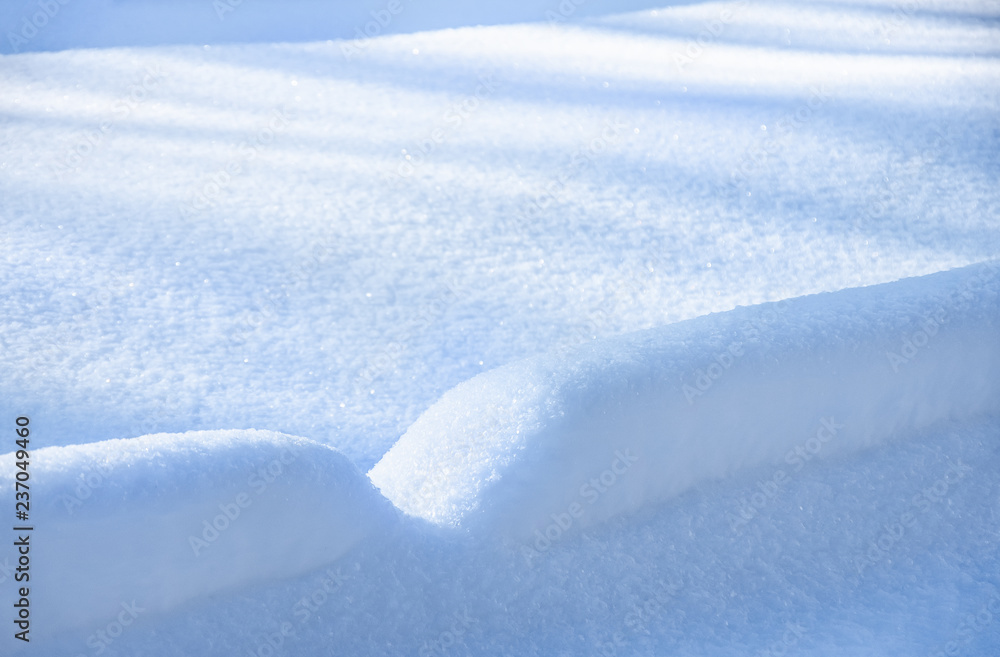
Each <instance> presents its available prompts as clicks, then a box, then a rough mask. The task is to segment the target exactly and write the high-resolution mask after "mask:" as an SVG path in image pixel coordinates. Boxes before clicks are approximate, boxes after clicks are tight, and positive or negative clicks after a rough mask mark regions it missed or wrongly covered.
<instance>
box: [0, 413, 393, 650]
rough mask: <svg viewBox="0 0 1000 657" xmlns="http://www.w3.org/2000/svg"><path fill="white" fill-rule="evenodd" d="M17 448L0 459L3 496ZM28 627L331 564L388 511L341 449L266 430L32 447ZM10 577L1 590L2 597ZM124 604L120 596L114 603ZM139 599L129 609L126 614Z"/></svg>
mask: <svg viewBox="0 0 1000 657" xmlns="http://www.w3.org/2000/svg"><path fill="white" fill-rule="evenodd" d="M13 460H14V454H6V455H4V456H0V495H2V496H3V497H5V498H8V499H13V497H14V493H13V489H14V481H13V473H14V472H15V468H14V464H13ZM31 482H32V484H31V490H32V509H31V510H32V513H31V523H30V524H31V525H33V526H34V528H35V530H34V532H33V535H32V538H31V540H32V541H33V546H32V553H31V554H32V565H33V566H34V568H32V571H31V580H30V591H31V604H32V610H33V615H35V616H36V617H37V618H43V619H44V623H41V624H39V625H38V629H37V630H36V632H38V633H40V634H35V633H33V635H32V638H33V639H34V638H39V639H44V638H45V636H47V635H49V634H50V633H51V634H56V633H59V632H61V631H65V630H72V629H74V628H76V629H78V630H79V631H80V632H81V633H82V636H81V646H82V643H83V640H84V639H86V636H87V634H88V633H91V632H94V631H96V630H98V629H103V628H104V627H105V626H106V625H107V624H108V623H109V622H112V621H115V619H117V618H118V617H119V615H120V614H122V613H125V612H123V611H122V610H123V609H126V610H127V611H128V613H127V614H126V616H127V618H126V620H128V621H129V623H131V622H132V621H131V620H129V619H130V618H131V619H133V620H134V617H135V615H136V614H143V613H152V612H162V611H166V610H169V609H172V608H174V607H176V606H178V605H180V604H181V603H183V602H185V601H186V600H190V599H192V598H195V597H199V596H204V595H208V594H211V593H215V592H218V591H221V590H224V589H227V588H230V587H233V586H237V585H245V584H250V583H253V582H257V581H262V580H266V579H272V578H282V577H289V576H293V575H297V574H300V573H304V572H307V571H310V570H313V569H316V568H319V567H322V566H324V565H327V564H330V563H332V562H333V561H335V560H336V559H337V558H338V557H339V556H341V555H343V554H344V553H345V552H346V551H348V550H349V549H351V548H352V547H353V546H355V545H356V544H357V543H358V542H360V541H361V540H363V539H365V538H366V537H367V536H369V535H372V534H378V533H380V532H382V531H386V530H388V529H389V528H390V527H392V525H393V523H394V522H395V521H396V518H397V517H398V513H397V512H396V510H395V509H394V508H393V507H392V505H391V504H389V503H388V502H387V501H386V500H385V499H384V498H383V497H382V496H381V495H379V493H378V491H376V490H375V488H374V487H373V486H372V485H371V483H370V482H369V480H368V479H367V478H366V477H365V476H364V474H362V473H361V472H359V471H358V470H357V468H355V467H354V465H353V464H352V463H351V462H350V461H349V460H348V459H347V458H346V457H344V456H343V455H341V454H340V453H339V452H337V451H335V450H333V449H331V448H329V447H326V446H324V445H320V444H318V443H314V442H312V441H309V440H306V439H304V438H296V437H292V436H287V435H284V434H279V433H274V432H269V431H252V430H247V431H243V430H237V431H194V432H188V433H184V434H156V435H149V436H143V437H141V438H133V439H124V440H107V441H102V442H98V443H92V444H85V445H73V446H68V447H49V448H45V449H39V450H38V451H37V452H35V453H32V460H31ZM12 588H13V587H4V594H3V598H4V604H6V605H7V608H11V607H10V605H11V604H13V602H12V601H9V600H7V598H8V597H9V595H10V591H11V589H12ZM123 605H124V606H123ZM136 610H138V611H136Z"/></svg>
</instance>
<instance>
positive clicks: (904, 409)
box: [369, 263, 1000, 540]
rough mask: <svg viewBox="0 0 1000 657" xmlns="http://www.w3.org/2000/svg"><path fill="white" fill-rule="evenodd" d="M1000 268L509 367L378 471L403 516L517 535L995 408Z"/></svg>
mask: <svg viewBox="0 0 1000 657" xmlns="http://www.w3.org/2000/svg"><path fill="white" fill-rule="evenodd" d="M998 272H1000V266H998V265H997V264H996V263H986V264H980V265H973V266H970V267H966V268H962V269H958V270H953V271H949V272H944V273H938V274H933V275H929V276H924V277H918V278H912V279H906V280H902V281H898V282H894V283H888V284H883V285H876V286H872V287H866V288H856V289H848V290H843V291H839V292H834V293H826V294H818V295H811V296H806V297H801V298H797V299H792V300H786V301H782V302H778V303H769V304H763V305H760V306H754V307H748V308H747V307H744V308H737V309H735V310H733V311H730V312H725V313H717V314H712V315H707V316H704V317H700V318H697V319H693V320H689V321H685V322H680V323H677V324H673V325H668V326H664V327H661V328H657V329H653V330H649V331H644V332H640V333H635V334H631V335H626V336H622V337H620V338H615V339H609V340H603V341H598V342H594V343H591V344H588V345H586V346H583V347H580V348H576V349H571V350H566V351H564V352H560V353H554V354H549V355H545V356H542V357H538V358H533V359H529V360H525V361H521V362H516V363H512V364H509V365H507V366H505V367H501V368H498V369H496V370H493V371H490V372H486V373H484V374H482V375H480V376H477V377H475V378H473V379H472V380H470V381H467V382H465V383H462V384H461V385H459V386H457V387H456V388H454V389H452V390H451V391H449V392H448V393H446V394H445V395H444V396H443V397H442V398H441V400H440V401H439V402H437V403H436V404H434V405H433V406H432V407H431V408H429V409H428V410H427V411H426V412H425V413H424V414H423V415H422V416H421V417H420V418H419V419H418V420H417V421H416V422H415V423H414V424H413V425H412V426H411V427H410V428H409V430H408V431H407V432H406V434H405V435H404V436H403V437H402V438H401V439H400V440H399V442H398V443H397V444H396V445H395V446H394V447H393V448H392V449H391V450H390V451H389V452H388V453H387V454H386V455H385V456H384V457H383V458H382V460H381V461H380V462H379V463H378V464H377V465H376V466H375V467H374V468H373V469H372V470H371V472H370V473H369V476H370V477H371V479H372V481H373V482H374V483H375V484H376V485H377V486H378V487H379V488H380V489H381V490H382V492H383V493H384V494H385V495H386V496H387V497H388V498H389V499H390V500H392V502H393V503H394V504H396V505H397V506H398V507H399V508H400V509H402V510H404V511H405V512H406V513H409V514H412V515H415V516H419V517H421V518H425V519H427V520H429V521H432V522H435V523H438V524H441V525H446V526H455V527H463V528H469V529H474V530H480V531H496V532H499V533H501V534H503V535H506V536H509V537H512V538H515V539H518V540H523V539H526V538H530V537H532V536H535V537H540V536H542V535H544V532H546V531H547V530H548V532H549V533H550V534H561V533H562V532H563V531H566V530H568V529H569V528H570V526H573V527H574V528H576V527H584V526H587V525H589V524H593V523H596V522H600V521H602V520H605V519H608V518H610V517H613V516H616V515H619V514H623V513H628V512H633V511H636V510H638V509H641V508H643V507H645V506H647V505H651V504H656V503H660V502H662V501H664V500H667V499H669V498H671V497H673V496H676V495H677V494H679V493H682V492H683V491H685V490H686V489H689V488H691V487H692V486H695V485H697V484H698V483H699V482H702V481H706V480H710V479H717V478H721V477H724V476H727V475H730V474H732V473H734V472H736V471H738V470H739V469H741V468H745V467H751V466H754V465H759V464H762V463H768V462H773V463H778V462H781V460H782V459H788V460H789V463H791V460H794V459H804V458H810V457H811V455H812V454H813V453H818V452H819V451H820V448H822V452H823V456H824V457H825V456H835V455H838V454H845V453H849V452H851V451H855V450H858V449H862V448H865V447H869V446H873V445H876V444H878V443H881V442H883V441H886V440H889V439H892V438H894V437H898V436H902V435H905V434H906V433H908V432H914V431H918V430H920V429H922V428H925V427H927V426H929V425H932V424H934V423H935V422H938V421H942V420H946V419H951V420H960V419H964V418H969V417H974V416H977V415H980V414H984V413H995V412H998V411H1000V376H997V372H998V371H1000V370H998V368H1000V337H998V336H1000V301H998V298H1000V276H998ZM539 540H541V539H539Z"/></svg>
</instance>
